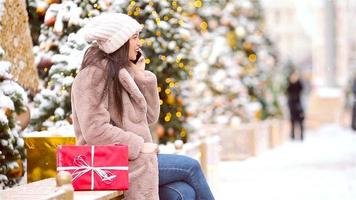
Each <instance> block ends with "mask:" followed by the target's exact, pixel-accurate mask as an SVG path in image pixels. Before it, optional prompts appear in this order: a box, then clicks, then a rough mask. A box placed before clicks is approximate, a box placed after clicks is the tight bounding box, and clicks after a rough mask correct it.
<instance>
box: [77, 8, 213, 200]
mask: <svg viewBox="0 0 356 200" xmlns="http://www.w3.org/2000/svg"><path fill="white" fill-rule="evenodd" d="M141 28H142V27H141V25H140V24H139V23H138V22H137V21H136V20H134V19H133V18H131V17H130V16H128V15H125V14H119V13H108V14H102V15H100V16H97V17H94V18H93V19H92V20H91V21H90V22H89V23H88V24H87V25H86V27H85V28H84V32H85V39H86V40H87V41H88V42H92V45H91V46H90V47H89V48H88V49H87V51H86V52H85V55H84V58H83V62H82V66H81V69H80V71H79V73H78V75H77V76H76V77H75V80H74V82H73V85H72V92H71V95H72V96H71V102H72V111H73V124H74V129H75V134H76V137H77V143H78V144H79V145H86V144H88V145H108V144H117V143H120V144H126V145H128V148H129V181H130V186H129V190H128V191H125V192H124V194H125V198H126V199H129V200H130V199H133V200H150V199H152V200H156V199H163V200H164V199H168V200H173V199H204V200H211V199H214V197H213V195H212V193H211V191H210V188H209V186H208V184H207V182H206V180H205V177H204V175H203V173H202V170H201V167H200V165H199V163H198V162H197V161H196V160H194V159H191V158H189V157H186V156H179V155H168V154H167V155H165V154H158V155H157V153H158V146H157V144H154V143H152V136H151V133H150V130H149V124H151V123H154V122H156V121H157V120H158V117H159V111H160V104H159V96H158V91H157V79H156V76H155V75H154V74H153V73H152V72H149V71H147V70H145V58H144V56H143V55H141V52H140V51H141V49H140V47H141V45H140V37H139V32H140V31H141Z"/></svg>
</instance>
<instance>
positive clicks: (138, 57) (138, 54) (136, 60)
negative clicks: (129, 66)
mask: <svg viewBox="0 0 356 200" xmlns="http://www.w3.org/2000/svg"><path fill="white" fill-rule="evenodd" d="M141 56H142V53H141V50H140V51H138V52H137V55H136V59H135V60H133V61H132V62H133V63H134V64H136V63H137V62H138V60H139V59H140V58H141Z"/></svg>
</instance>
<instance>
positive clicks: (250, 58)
mask: <svg viewBox="0 0 356 200" xmlns="http://www.w3.org/2000/svg"><path fill="white" fill-rule="evenodd" d="M248 59H249V60H250V61H251V62H256V60H257V56H256V54H250V55H249V56H248Z"/></svg>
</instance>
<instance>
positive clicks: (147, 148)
mask: <svg viewBox="0 0 356 200" xmlns="http://www.w3.org/2000/svg"><path fill="white" fill-rule="evenodd" d="M141 152H142V153H158V145H157V144H155V143H150V142H148V143H143V146H142V149H141Z"/></svg>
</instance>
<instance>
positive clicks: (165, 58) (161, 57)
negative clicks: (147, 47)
mask: <svg viewBox="0 0 356 200" xmlns="http://www.w3.org/2000/svg"><path fill="white" fill-rule="evenodd" d="M159 58H160V59H161V60H162V61H166V60H167V57H166V56H163V55H161V56H159Z"/></svg>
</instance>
